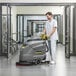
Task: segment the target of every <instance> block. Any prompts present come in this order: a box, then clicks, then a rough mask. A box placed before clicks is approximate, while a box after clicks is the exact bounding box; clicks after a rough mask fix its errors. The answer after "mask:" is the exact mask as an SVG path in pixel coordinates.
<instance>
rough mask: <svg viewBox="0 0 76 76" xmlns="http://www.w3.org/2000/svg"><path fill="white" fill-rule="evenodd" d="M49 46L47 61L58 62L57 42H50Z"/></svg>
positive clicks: (48, 42)
mask: <svg viewBox="0 0 76 76" xmlns="http://www.w3.org/2000/svg"><path fill="white" fill-rule="evenodd" d="M46 42H47V46H48V48H49V51H48V52H47V53H46V61H51V60H53V61H56V40H48V41H46Z"/></svg>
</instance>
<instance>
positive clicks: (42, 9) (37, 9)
mask: <svg viewBox="0 0 76 76" xmlns="http://www.w3.org/2000/svg"><path fill="white" fill-rule="evenodd" d="M47 11H51V12H52V13H53V14H63V7H61V6H18V7H17V13H18V14H45V13H46V12H47Z"/></svg>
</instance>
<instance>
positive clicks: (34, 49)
mask: <svg viewBox="0 0 76 76" xmlns="http://www.w3.org/2000/svg"><path fill="white" fill-rule="evenodd" d="M46 39H47V37H46V36H45V37H44V36H43V35H41V36H40V39H39V38H38V39H37V38H33V39H32V38H31V40H28V41H27V44H23V45H22V46H21V48H20V55H19V62H17V63H16V65H32V64H40V63H45V62H46V52H47V51H48V47H47V44H46ZM47 63H49V62H47Z"/></svg>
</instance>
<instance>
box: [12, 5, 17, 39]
mask: <svg viewBox="0 0 76 76" xmlns="http://www.w3.org/2000/svg"><path fill="white" fill-rule="evenodd" d="M11 9H12V10H11V14H12V17H11V20H12V24H11V25H12V37H13V39H14V40H16V14H17V12H16V7H15V6H13V7H12V8H11Z"/></svg>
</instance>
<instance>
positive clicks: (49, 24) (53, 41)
mask: <svg viewBox="0 0 76 76" xmlns="http://www.w3.org/2000/svg"><path fill="white" fill-rule="evenodd" d="M53 27H57V21H56V20H55V19H52V20H51V21H47V22H46V25H45V29H46V34H47V35H48V34H49V33H50V32H51V31H52V29H53ZM57 40H58V33H57V29H56V31H55V32H54V33H53V35H52V36H51V37H50V39H49V40H48V41H47V42H48V46H49V49H50V55H51V60H53V61H55V60H56V41H57ZM48 58H49V57H48V55H47V57H46V59H47V60H48Z"/></svg>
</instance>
